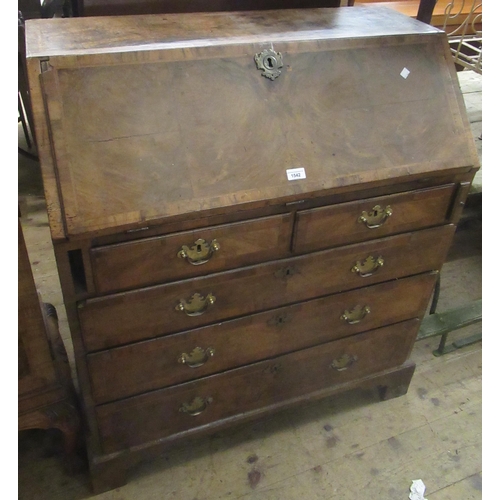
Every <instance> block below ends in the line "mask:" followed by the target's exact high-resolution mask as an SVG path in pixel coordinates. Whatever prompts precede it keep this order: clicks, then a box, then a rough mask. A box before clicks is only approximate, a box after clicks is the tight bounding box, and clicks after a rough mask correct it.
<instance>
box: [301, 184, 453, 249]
mask: <svg viewBox="0 0 500 500" xmlns="http://www.w3.org/2000/svg"><path fill="white" fill-rule="evenodd" d="M454 191H455V185H454V184H447V185H445V186H440V187H436V188H430V189H421V190H416V191H409V192H405V193H397V194H392V195H388V196H380V197H377V198H369V199H366V200H360V201H354V202H349V203H340V204H338V205H330V206H327V207H321V208H314V209H311V210H303V211H300V212H297V219H296V227H295V232H294V242H293V251H294V252H295V253H304V252H309V251H314V250H321V249H324V248H329V247H333V246H339V245H345V244H348V243H355V242H358V241H366V240H370V239H373V238H379V237H381V236H387V235H390V234H397V233H403V232H405V231H414V230H417V229H423V228H426V227H432V226H437V225H440V224H444V223H445V222H446V218H447V214H448V211H449V208H450V205H451V201H452V197H453V193H454Z"/></svg>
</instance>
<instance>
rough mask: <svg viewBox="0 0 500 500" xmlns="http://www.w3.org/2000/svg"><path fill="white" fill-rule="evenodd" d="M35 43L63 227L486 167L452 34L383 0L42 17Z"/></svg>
mask: <svg viewBox="0 0 500 500" xmlns="http://www.w3.org/2000/svg"><path fill="white" fill-rule="evenodd" d="M27 39H28V58H31V62H30V64H29V65H28V66H29V77H30V82H31V84H32V85H33V84H34V83H35V82H37V81H38V82H40V84H41V87H42V89H43V92H40V93H39V95H40V98H39V99H40V102H35V109H38V110H40V112H39V113H37V115H36V116H35V125H36V131H37V136H39V140H38V142H39V145H40V157H41V164H42V173H43V176H44V182H45V184H46V185H45V193H46V197H47V198H48V199H47V206H48V207H49V211H52V212H49V215H50V217H49V220H50V221H51V229H52V234H53V236H54V235H55V237H71V236H82V235H83V236H86V235H90V234H104V233H106V234H109V233H111V232H114V231H121V230H123V229H134V228H139V227H142V226H145V225H149V224H150V223H160V222H163V221H165V220H173V219H172V218H177V219H178V220H180V219H179V218H183V217H186V218H192V217H193V216H194V217H196V216H197V214H200V215H203V216H204V215H210V214H226V213H228V212H230V211H234V210H244V209H250V208H261V207H264V206H268V205H272V204H277V203H286V202H290V201H296V200H300V199H304V197H305V198H311V197H315V196H324V195H328V194H332V193H333V192H335V190H337V189H344V188H349V189H355V188H356V186H359V185H364V186H366V185H367V184H368V183H373V182H377V181H379V182H385V183H387V182H389V183H390V182H391V179H396V178H399V179H401V178H404V179H406V178H408V176H414V177H413V178H417V177H418V176H424V175H428V174H429V173H433V172H436V171H439V172H447V171H448V172H449V171H452V170H454V169H464V170H465V169H469V168H474V167H476V166H477V164H478V160H477V153H476V149H475V146H474V141H473V139H472V135H471V132H470V126H469V123H468V120H467V116H466V113H465V106H464V103H463V98H462V95H461V93H460V89H459V86H458V79H457V75H456V71H455V69H454V66H453V62H452V60H451V57H450V54H449V46H448V43H447V39H446V35H445V34H444V33H443V32H441V31H439V30H436V29H434V28H432V27H430V26H427V25H425V24H422V23H419V22H417V21H415V20H413V19H410V18H408V17H406V16H403V15H401V14H399V13H397V12H394V11H392V10H391V9H383V8H376V7H371V8H370V7H359V8H356V7H346V8H338V9H313V10H300V11H293V10H290V11H289V10H284V11H266V12H260V13H259V12H246V13H207V14H174V15H156V16H122V17H115V18H110V17H106V18H79V19H77V18H73V19H71V18H69V19H51V20H41V21H34V22H33V23H31V24H29V25H28V29H27ZM266 51H272V54H274V55H273V57H275V59H273V60H274V63H273V65H274V66H276V65H277V66H279V63H280V61H279V60H280V59H282V61H281V62H282V66H281V67H280V68H279V75H277V76H276V75H275V78H274V79H272V78H265V77H264V78H263V76H265V75H264V72H263V68H262V60H261V65H260V66H259V64H258V57H262V54H268V52H266ZM39 56H44V61H43V62H42V63H41V64H38V61H37V60H36V58H35V57H39ZM45 57H48V60H47V59H45ZM269 60H270V59H267V61H269ZM271 62H272V61H271ZM34 63H36V64H34ZM268 69H269V68H268ZM271 69H273V70H275V69H277V68H276V67H273V68H271ZM42 100H43V102H41V101H42ZM49 143H50V147H49V146H47V145H48V144H49ZM51 183H52V184H51ZM52 214H56V215H55V216H52Z"/></svg>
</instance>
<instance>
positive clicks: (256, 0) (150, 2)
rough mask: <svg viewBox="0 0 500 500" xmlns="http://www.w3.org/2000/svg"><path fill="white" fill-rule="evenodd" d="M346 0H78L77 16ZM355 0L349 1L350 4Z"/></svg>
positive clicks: (316, 5)
mask: <svg viewBox="0 0 500 500" xmlns="http://www.w3.org/2000/svg"><path fill="white" fill-rule="evenodd" d="M343 1H344V2H345V4H347V3H348V2H347V0H76V2H77V8H76V13H77V14H76V15H78V16H116V15H133V14H136V15H137V14H160V13H163V14H164V13H179V12H222V11H244V10H271V9H303V8H320V7H339V6H340V5H341V4H342V2H343ZM352 1H353V0H349V2H350V3H351V2H352Z"/></svg>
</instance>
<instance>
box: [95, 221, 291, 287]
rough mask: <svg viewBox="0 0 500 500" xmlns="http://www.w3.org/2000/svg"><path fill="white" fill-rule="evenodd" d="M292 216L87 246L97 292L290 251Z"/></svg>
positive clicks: (201, 272) (197, 273)
mask: <svg viewBox="0 0 500 500" xmlns="http://www.w3.org/2000/svg"><path fill="white" fill-rule="evenodd" d="M291 229H292V226H291V215H290V214H284V215H276V216H272V217H263V218H261V219H255V220H251V221H245V222H236V223H232V224H223V225H220V226H213V227H209V228H204V229H199V230H195V231H185V232H182V233H175V234H171V235H166V236H158V237H154V238H145V239H142V240H138V241H132V242H127V243H119V244H116V245H107V246H102V247H96V248H93V249H92V250H91V251H90V254H91V261H92V269H93V274H94V282H95V286H96V291H97V292H99V293H105V292H112V291H117V290H124V289H128V288H137V287H141V286H144V285H148V284H153V283H162V282H167V281H175V280H178V279H182V278H189V277H193V276H200V275H204V274H209V273H213V272H216V271H222V270H226V269H233V268H236V267H242V266H247V265H250V264H256V263H258V262H263V261H266V260H274V259H279V258H281V257H285V256H287V255H288V254H289V253H290V241H291Z"/></svg>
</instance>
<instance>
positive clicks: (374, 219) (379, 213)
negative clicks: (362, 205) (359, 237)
mask: <svg viewBox="0 0 500 500" xmlns="http://www.w3.org/2000/svg"><path fill="white" fill-rule="evenodd" d="M391 215H392V208H391V207H390V206H389V205H387V206H386V207H385V208H382V207H381V206H380V205H375V206H374V207H373V208H372V209H371V211H370V212H365V211H364V210H363V212H361V215H360V216H359V219H358V222H363V223H364V224H365V226H366V227H367V228H369V229H376V228H377V227H380V226H382V225H383V224H384V223H385V222H386V221H387V219H388V218H389V217H390V216H391Z"/></svg>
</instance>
